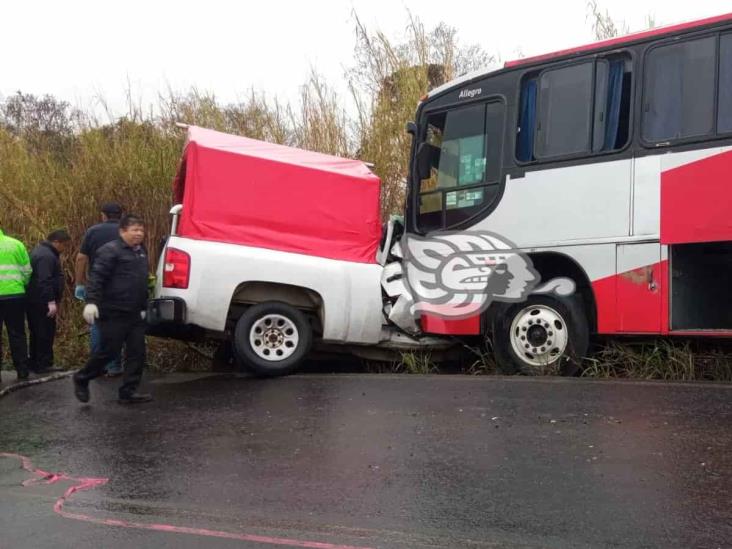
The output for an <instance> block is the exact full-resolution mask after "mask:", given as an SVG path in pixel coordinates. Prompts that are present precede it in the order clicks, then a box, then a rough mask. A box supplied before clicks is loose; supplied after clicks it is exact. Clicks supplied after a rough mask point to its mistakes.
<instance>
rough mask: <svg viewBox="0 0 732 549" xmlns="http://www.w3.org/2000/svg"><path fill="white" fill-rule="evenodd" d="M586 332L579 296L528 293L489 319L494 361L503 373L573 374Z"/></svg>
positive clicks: (578, 368) (585, 346) (585, 343)
mask: <svg viewBox="0 0 732 549" xmlns="http://www.w3.org/2000/svg"><path fill="white" fill-rule="evenodd" d="M589 341H590V334H589V326H588V321H587V316H586V315H585V311H584V307H583V305H582V298H581V297H580V296H579V295H577V294H575V295H573V296H570V297H558V296H548V295H530V296H529V297H528V299H526V301H523V302H521V303H514V304H512V305H510V306H508V307H507V308H506V309H505V311H504V312H502V314H499V315H496V317H495V318H494V321H493V344H494V348H495V355H496V362H497V363H498V367H499V370H500V371H501V373H504V374H516V373H519V374H523V375H545V374H549V373H555V374H560V375H563V376H572V375H577V374H578V373H579V372H580V371H581V367H582V359H583V357H585V356H586V354H587V349H588V347H589Z"/></svg>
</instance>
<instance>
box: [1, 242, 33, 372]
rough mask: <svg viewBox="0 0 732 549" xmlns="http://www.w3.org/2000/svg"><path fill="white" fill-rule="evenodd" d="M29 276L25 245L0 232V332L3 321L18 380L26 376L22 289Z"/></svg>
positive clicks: (26, 362) (26, 352)
mask: <svg viewBox="0 0 732 549" xmlns="http://www.w3.org/2000/svg"><path fill="white" fill-rule="evenodd" d="M30 278H31V264H30V258H29V257H28V251H27V250H26V249H25V246H24V245H23V243H22V242H20V241H19V240H16V239H14V238H10V237H9V236H5V235H4V234H3V232H2V231H0V333H2V327H3V324H4V325H5V328H6V329H7V332H8V341H9V342H10V354H11V355H12V357H13V365H14V366H15V371H16V372H17V373H18V379H27V378H28V342H27V340H26V338H25V289H26V286H28V282H30ZM0 357H2V349H0Z"/></svg>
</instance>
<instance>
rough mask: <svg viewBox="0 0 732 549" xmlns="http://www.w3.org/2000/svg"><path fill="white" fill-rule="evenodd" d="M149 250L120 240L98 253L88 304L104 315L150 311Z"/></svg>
mask: <svg viewBox="0 0 732 549" xmlns="http://www.w3.org/2000/svg"><path fill="white" fill-rule="evenodd" d="M147 276H148V264H147V250H146V249H145V247H144V246H139V247H138V248H137V249H136V250H135V249H132V248H131V247H130V246H128V245H127V244H125V242H124V240H122V239H121V238H118V239H117V240H113V241H112V242H109V243H107V244H105V245H104V246H102V247H101V248H99V249H98V250H97V251H96V256H95V259H94V266H93V267H92V269H91V273H90V274H89V281H88V282H87V285H86V302H87V303H93V304H95V305H97V306H98V307H99V311H100V313H101V314H102V315H109V314H112V315H113V314H124V313H139V312H140V311H143V310H145V309H146V308H147Z"/></svg>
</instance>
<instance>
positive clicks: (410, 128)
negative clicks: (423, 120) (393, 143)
mask: <svg viewBox="0 0 732 549" xmlns="http://www.w3.org/2000/svg"><path fill="white" fill-rule="evenodd" d="M406 130H407V133H408V134H410V135H411V136H412V137H414V136H416V135H417V124H415V123H414V122H407V127H406Z"/></svg>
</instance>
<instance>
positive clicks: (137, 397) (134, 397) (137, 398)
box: [117, 393, 153, 404]
mask: <svg viewBox="0 0 732 549" xmlns="http://www.w3.org/2000/svg"><path fill="white" fill-rule="evenodd" d="M152 399H153V398H152V395H149V394H147V393H132V394H131V395H125V396H122V395H120V397H119V399H118V401H117V402H119V403H120V404H140V403H142V402H150V401H151V400H152Z"/></svg>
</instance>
